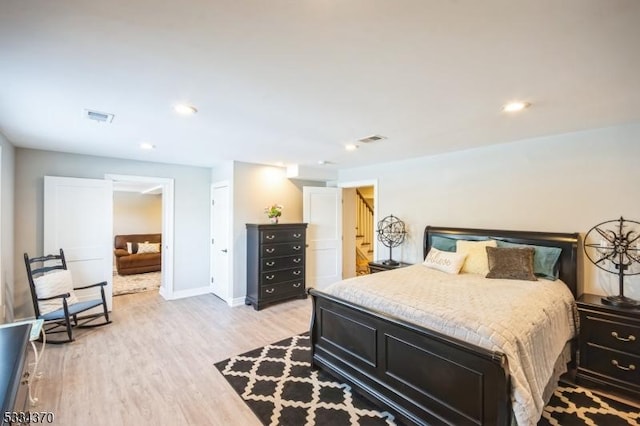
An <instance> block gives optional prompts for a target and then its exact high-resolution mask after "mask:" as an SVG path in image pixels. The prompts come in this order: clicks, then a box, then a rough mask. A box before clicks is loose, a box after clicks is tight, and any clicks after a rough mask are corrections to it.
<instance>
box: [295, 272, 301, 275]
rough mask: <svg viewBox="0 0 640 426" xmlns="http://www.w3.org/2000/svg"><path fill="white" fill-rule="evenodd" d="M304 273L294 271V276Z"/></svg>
mask: <svg viewBox="0 0 640 426" xmlns="http://www.w3.org/2000/svg"><path fill="white" fill-rule="evenodd" d="M301 273H302V271H293V275H300V274H301Z"/></svg>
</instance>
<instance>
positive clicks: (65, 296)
mask: <svg viewBox="0 0 640 426" xmlns="http://www.w3.org/2000/svg"><path fill="white" fill-rule="evenodd" d="M67 297H71V294H69V293H62V294H58V295H56V296H51V297H38V301H42V300H51V299H66V298H67Z"/></svg>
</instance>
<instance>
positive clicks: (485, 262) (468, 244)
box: [456, 240, 497, 275]
mask: <svg viewBox="0 0 640 426" xmlns="http://www.w3.org/2000/svg"><path fill="white" fill-rule="evenodd" d="M496 246H497V243H496V240H485V241H465V240H458V241H456V253H460V254H466V255H467V258H466V259H465V261H464V265H462V272H468V273H471V274H482V275H487V274H488V273H489V259H488V258H487V247H496Z"/></svg>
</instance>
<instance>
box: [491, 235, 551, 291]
mask: <svg viewBox="0 0 640 426" xmlns="http://www.w3.org/2000/svg"><path fill="white" fill-rule="evenodd" d="M496 242H497V243H498V247H515V248H518V247H520V248H526V247H533V249H534V253H533V273H534V274H536V275H537V276H539V277H543V278H546V279H548V280H551V281H555V280H556V279H558V268H556V266H557V264H558V259H559V258H560V253H562V249H561V248H558V247H545V246H534V245H530V244H516V243H509V242H506V241H500V240H496Z"/></svg>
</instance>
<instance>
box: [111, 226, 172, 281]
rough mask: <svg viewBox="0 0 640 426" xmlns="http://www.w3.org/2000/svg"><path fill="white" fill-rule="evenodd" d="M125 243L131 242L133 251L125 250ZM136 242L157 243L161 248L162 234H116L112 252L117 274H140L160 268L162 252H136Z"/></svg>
mask: <svg viewBox="0 0 640 426" xmlns="http://www.w3.org/2000/svg"><path fill="white" fill-rule="evenodd" d="M127 243H132V248H133V250H132V251H133V253H129V251H128V250H127ZM138 243H159V244H160V247H161V248H162V234H131V235H116V236H115V238H114V241H113V245H114V250H113V254H114V255H115V256H116V269H117V271H118V275H131V274H142V273H145V272H156V271H159V270H161V269H162V253H136V252H137V251H138V250H137V244H138ZM160 251H162V249H161V250H160Z"/></svg>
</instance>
